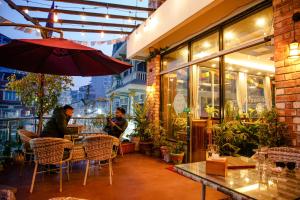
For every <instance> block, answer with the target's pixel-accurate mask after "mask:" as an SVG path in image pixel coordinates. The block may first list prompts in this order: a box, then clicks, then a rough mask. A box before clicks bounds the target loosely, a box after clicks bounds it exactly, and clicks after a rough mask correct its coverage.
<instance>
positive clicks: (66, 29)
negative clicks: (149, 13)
mask: <svg viewBox="0 0 300 200" xmlns="http://www.w3.org/2000/svg"><path fill="white" fill-rule="evenodd" d="M54 28H55V29H57V30H61V31H67V32H78V33H101V32H102V30H97V29H78V28H65V27H54ZM103 32H104V33H105V34H120V35H129V34H130V33H131V31H114V30H103Z"/></svg>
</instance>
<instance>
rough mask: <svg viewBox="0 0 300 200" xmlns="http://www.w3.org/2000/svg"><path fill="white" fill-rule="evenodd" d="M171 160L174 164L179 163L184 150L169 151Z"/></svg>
mask: <svg viewBox="0 0 300 200" xmlns="http://www.w3.org/2000/svg"><path fill="white" fill-rule="evenodd" d="M170 155H171V160H172V162H173V163H174V164H175V165H178V164H181V163H182V160H183V156H184V152H182V153H171V154H170Z"/></svg>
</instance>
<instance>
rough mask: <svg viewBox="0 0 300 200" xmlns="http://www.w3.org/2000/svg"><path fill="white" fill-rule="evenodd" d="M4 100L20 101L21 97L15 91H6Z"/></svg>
mask: <svg viewBox="0 0 300 200" xmlns="http://www.w3.org/2000/svg"><path fill="white" fill-rule="evenodd" d="M3 100H5V101H19V100H20V99H19V97H18V95H17V93H16V92H14V91H4V95H3Z"/></svg>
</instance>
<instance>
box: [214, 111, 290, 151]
mask: <svg viewBox="0 0 300 200" xmlns="http://www.w3.org/2000/svg"><path fill="white" fill-rule="evenodd" d="M234 118H235V119H234V120H231V121H225V120H224V121H223V122H222V123H221V124H216V125H214V126H213V139H214V143H215V144H216V145H218V147H219V149H220V154H221V155H230V156H238V155H242V156H251V155H253V153H254V152H253V149H256V148H258V147H259V146H269V147H274V146H284V145H287V144H288V141H287V140H286V138H287V137H286V136H287V125H286V124H284V123H282V122H278V115H277V112H276V110H275V109H273V110H271V111H264V114H262V115H261V117H260V118H258V119H257V118H256V119H255V118H251V119H250V120H249V121H250V122H243V121H242V120H241V119H240V118H239V117H234Z"/></svg>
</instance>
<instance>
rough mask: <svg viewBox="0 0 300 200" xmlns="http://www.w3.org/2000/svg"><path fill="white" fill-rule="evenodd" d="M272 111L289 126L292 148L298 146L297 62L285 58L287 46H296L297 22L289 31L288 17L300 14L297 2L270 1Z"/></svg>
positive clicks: (299, 100) (299, 94)
mask: <svg viewBox="0 0 300 200" xmlns="http://www.w3.org/2000/svg"><path fill="white" fill-rule="evenodd" d="M273 8H274V45H275V55H274V60H275V67H276V73H275V85H276V94H275V95H276V98H275V100H276V108H277V110H278V113H279V116H280V118H279V119H280V121H284V122H286V123H288V125H289V133H290V136H291V139H292V144H293V145H294V146H300V59H290V58H288V45H289V44H290V43H291V42H292V41H293V39H294V34H295V37H296V40H297V41H298V42H300V22H297V23H296V24H295V30H296V31H294V28H293V20H292V16H293V14H294V13H295V12H297V11H300V0H273Z"/></svg>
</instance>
